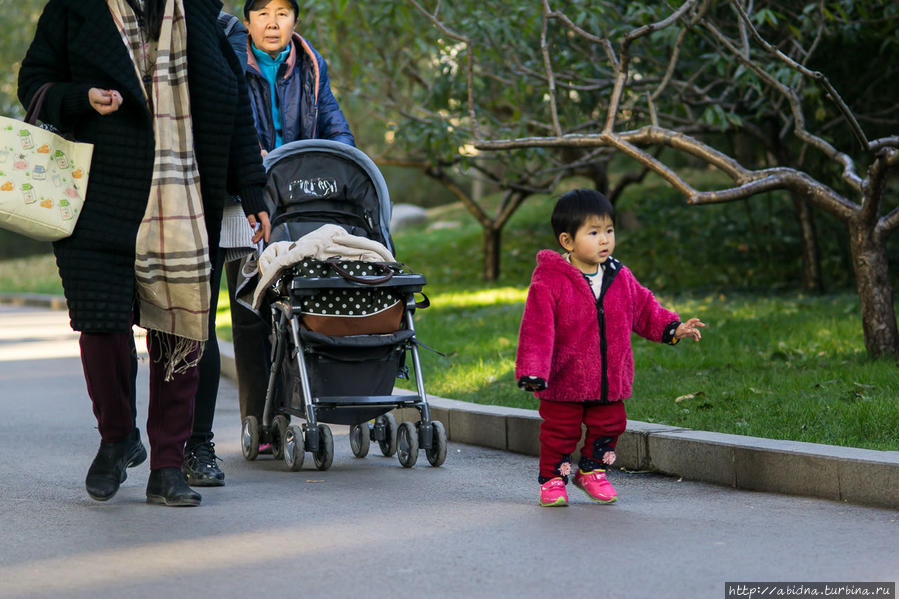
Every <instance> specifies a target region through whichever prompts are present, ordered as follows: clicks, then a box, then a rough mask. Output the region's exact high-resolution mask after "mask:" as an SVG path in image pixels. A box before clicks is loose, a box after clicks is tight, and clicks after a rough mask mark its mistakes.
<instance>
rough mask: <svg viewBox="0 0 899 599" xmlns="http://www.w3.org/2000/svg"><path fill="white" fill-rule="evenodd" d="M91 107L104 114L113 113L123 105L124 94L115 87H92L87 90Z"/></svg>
mask: <svg viewBox="0 0 899 599" xmlns="http://www.w3.org/2000/svg"><path fill="white" fill-rule="evenodd" d="M87 98H88V100H89V101H90V103H91V108H93V109H94V110H96V111H97V112H99V113H100V114H102V115H107V114H112V113H113V112H115V111H116V110H118V109H119V106H121V105H122V94H120V93H119V92H117V91H116V90H114V89H100V88H98V87H92V88H90V89H89V90H88V92H87Z"/></svg>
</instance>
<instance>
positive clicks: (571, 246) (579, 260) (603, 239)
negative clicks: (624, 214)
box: [559, 215, 615, 274]
mask: <svg viewBox="0 0 899 599" xmlns="http://www.w3.org/2000/svg"><path fill="white" fill-rule="evenodd" d="M559 243H560V244H562V247H563V248H565V249H566V250H567V251H568V253H569V255H570V259H571V264H572V265H574V266H575V267H577V268H578V269H579V270H580V271H581V272H584V273H587V274H593V273H595V272H596V269H597V267H598V266H599V265H600V264H602V263H603V262H605V261H606V260H608V258H609V256H611V255H612V252H614V251H615V225H614V224H612V219H611V218H609V217H608V216H607V215H603V216H596V215H590V216H588V217H587V220H585V221H584V224H582V225H581V226H580V228H579V229H578V230H577V233H575V234H574V239H572V238H571V236H570V235H568V234H567V233H562V234H561V235H560V236H559Z"/></svg>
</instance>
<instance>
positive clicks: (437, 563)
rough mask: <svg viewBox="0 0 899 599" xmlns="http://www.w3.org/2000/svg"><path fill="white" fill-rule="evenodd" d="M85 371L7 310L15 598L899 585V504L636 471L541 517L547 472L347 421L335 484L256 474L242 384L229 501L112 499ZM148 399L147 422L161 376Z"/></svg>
mask: <svg viewBox="0 0 899 599" xmlns="http://www.w3.org/2000/svg"><path fill="white" fill-rule="evenodd" d="M138 346H139V347H140V343H139V344H138ZM81 376H82V375H81V366H80V361H79V359H78V357H77V338H76V337H75V336H74V335H73V334H72V333H71V332H70V331H69V329H68V327H67V318H66V315H65V313H64V312H55V311H49V310H41V309H35V308H10V307H6V306H0V415H2V418H0V598H3V599H5V598H17V599H18V598H25V597H28V598H32V597H35V598H39V597H48V598H49V597H54V598H56V599H67V598H80V597H85V598H86V597H91V598H94V597H98V596H101V597H116V598H117V597H128V598H143V597H147V598H150V597H154V598H156V597H181V596H188V597H221V598H231V597H234V598H242V599H243V598H247V597H263V596H267V597H277V596H291V597H294V596H296V597H315V598H321V597H362V596H365V597H376V598H378V597H413V596H415V597H437V598H442V597H518V598H530V597H554V596H560V597H584V598H591V599H592V598H599V597H603V598H606V597H607V598H610V599H614V598H618V597H633V598H644V597H645V598H658V597H665V598H672V597H673V598H679V597H690V598H704V597H710V598H711V597H714V598H719V597H724V583H725V581H772V580H774V581H884V582H890V581H892V582H895V581H896V580H897V578H899V545H897V542H896V538H897V534H896V532H897V530H899V512H897V511H894V510H888V509H878V508H869V507H860V506H855V505H848V504H843V503H839V502H834V501H826V500H818V499H808V498H801V497H790V496H786V495H775V494H765V493H754V492H748V491H739V490H733V489H729V488H727V487H721V486H713V485H708V484H703V483H693V482H687V481H679V480H678V479H676V478H671V477H663V476H658V475H649V474H623V473H613V483H614V484H615V485H616V487H617V488H618V490H619V492H620V494H621V500H620V501H619V503H618V504H617V505H613V506H599V505H593V504H590V503H588V502H587V501H586V500H585V498H584V497H583V496H582V495H581V494H580V491H578V490H577V489H574V488H570V493H571V498H572V505H571V506H570V507H568V508H557V509H543V508H540V507H538V506H537V505H536V493H535V491H536V482H535V481H534V470H535V468H536V461H535V460H534V458H531V457H527V456H522V455H517V454H511V453H508V452H502V451H495V450H490V449H483V448H479V447H474V446H470V445H463V444H458V443H451V444H450V448H449V452H448V457H447V460H446V464H445V465H444V466H443V467H441V468H437V469H435V468H431V467H430V466H428V465H427V461H426V460H425V459H424V457H423V456H422V458H421V459H419V464H418V465H417V466H416V467H415V468H414V469H412V470H404V469H402V468H400V467H399V465H398V463H397V461H396V459H395V458H390V459H388V458H384V457H381V456H380V455H379V454H378V451H377V449H376V448H374V447H373V454H372V455H370V456H369V457H368V458H366V459H364V460H358V459H355V458H354V457H353V456H352V454H351V453H350V450H349V442H348V440H347V436H346V429H345V428H341V427H335V429H334V430H335V448H336V453H337V455H336V457H335V460H334V465H333V466H332V468H331V469H330V470H328V471H327V472H318V471H316V470H312V469H310V466H309V463H310V462H311V460H310V459H309V458H308V457H307V465H306V466H305V467H304V469H303V470H302V471H301V472H298V473H290V472H287V471H286V470H285V469H284V468H283V467H282V465H281V464H280V463H276V462H274V461H272V460H271V459H262V458H260V460H258V461H257V462H255V463H248V462H245V461H244V460H243V458H242V457H241V455H240V449H239V447H238V443H237V439H238V432H239V423H238V420H239V416H238V410H237V400H236V390H235V389H234V387H233V386H232V385H231V384H230V383H229V382H228V381H226V380H225V381H223V383H222V390H221V394H220V400H219V410H218V413H217V416H216V418H217V424H216V433H217V445H216V449H217V450H218V453H219V454H220V455H221V456H222V458H223V467H224V469H225V471H226V473H227V476H228V485H227V486H226V487H223V488H219V489H206V490H202V489H201V492H202V493H203V505H201V506H200V507H198V508H185V509H175V508H164V507H159V506H149V505H147V504H145V503H144V487H145V485H146V480H147V474H148V472H147V470H146V466H145V465H142V466H140V467H138V468H136V469H133V470H130V471H129V478H128V480H127V481H125V483H124V484H123V486H122V489H121V490H120V491H119V494H118V495H117V496H116V497H115V498H114V499H113V500H112V501H110V502H108V503H105V504H103V503H97V502H94V501H91V500H90V499H89V498H88V497H87V495H86V493H85V491H84V485H83V481H84V474H85V472H86V470H87V466H88V465H89V463H90V461H91V459H92V458H93V455H94V453H95V452H96V447H97V443H98V437H97V433H96V431H95V429H94V427H95V424H94V421H93V416H92V414H91V412H90V401H89V399H88V398H87V394H86V391H85V388H84V383H83V380H82V378H81ZM138 389H139V410H140V416H139V420H142V419H144V418H145V417H146V401H147V393H146V363H145V362H142V364H141V373H140V378H139V381H138ZM756 596H758V595H756Z"/></svg>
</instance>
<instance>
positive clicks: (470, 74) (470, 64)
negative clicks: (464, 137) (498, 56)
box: [409, 0, 481, 139]
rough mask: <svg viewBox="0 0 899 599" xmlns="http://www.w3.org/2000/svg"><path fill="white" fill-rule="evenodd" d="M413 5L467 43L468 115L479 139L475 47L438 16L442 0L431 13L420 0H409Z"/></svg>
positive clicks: (458, 40) (447, 32) (452, 36)
mask: <svg viewBox="0 0 899 599" xmlns="http://www.w3.org/2000/svg"><path fill="white" fill-rule="evenodd" d="M409 2H411V3H412V5H413V6H414V7H415V8H416V9H418V12H420V13H421V14H422V15H424V16H425V17H427V19H428V20H429V21H431V23H433V24H434V26H435V27H437V29H438V30H440V31H441V32H442V33H443V34H444V35H446V36H447V37H449V38H451V39H454V40H456V41H457V42H460V43H463V44H465V48H466V50H467V51H466V69H465V70H466V79H467V85H468V117H469V118H470V119H471V126H472V128H473V129H474V133H475V137H476V138H477V139H480V138H481V130H480V127H479V125H478V118H477V114H476V113H475V107H474V48H473V44H472V43H471V40H470V39H468V38H467V37H465V36H464V35H461V34H458V33H456V32H455V31H451V30H450V29H449V28H448V27H446V25H444V24H443V22H442V21H441V20H440V19H438V18H437V13H438V12H439V11H440V2H439V0H438V2H437V6H436V8H435V9H434V14H431V13H429V12H428V11H426V10H425V9H424V7H423V6H422V5H421V4H419V3H418V0H409Z"/></svg>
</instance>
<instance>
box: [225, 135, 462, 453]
mask: <svg viewBox="0 0 899 599" xmlns="http://www.w3.org/2000/svg"><path fill="white" fill-rule="evenodd" d="M264 164H265V168H266V171H267V173H268V183H267V187H266V194H265V196H266V202H267V204H268V208H269V214H271V215H272V219H271V220H272V239H271V242H270V244H272V243H275V242H277V241H291V242H294V241H297V240H300V239H301V238H303V236H305V235H307V234H310V233H313V234H314V232H317V231H320V230H322V227H325V226H326V225H332V227H331V229H336V227H333V225H339V226H340V227H341V228H342V229H343V231H346V232H347V233H350V234H351V235H353V236H357V237H364V238H366V239H370V240H374V241H376V242H379V243H380V244H382V245H383V246H384V247H385V248H386V249H387V250H389V252H390V254H393V252H394V248H393V240H392V238H391V236H390V232H389V224H390V216H391V205H390V199H389V195H388V191H387V185H386V183H385V181H384V178H383V176H382V175H381V173H380V171H378V168H377V167H376V166H375V164H374V162H372V161H371V159H369V158H368V156H366V155H365V154H364V153H363V152H361V151H360V150H358V149H356V148H354V147H351V146H348V145H345V144H341V143H338V142H333V141H329V140H303V141H297V142H292V143H289V144H285V145H284V146H282V147H280V148H278V149H276V150H274V151H273V152H271V153H270V154H268V155H267V156H266V158H265V161H264ZM338 231H339V232H340V233H341V234H343V231H341V230H339V229H338ZM282 245H287V244H282ZM295 245H296V244H293V245H291V246H290V247H294V246H295ZM355 266H356V267H359V266H361V267H362V269H361V272H356V273H355V274H354V273H353V272H350V271H351V270H352V267H353V265H352V264H349V265H348V264H346V263H342V262H337V261H333V260H327V261H324V262H322V261H314V260H312V261H310V260H302V263H297V264H294V265H291V266H289V267H288V268H287V269H285V270H280V271H279V274H278V275H277V279H276V280H274V281H273V282H272V283H271V284H270V285H268V286H266V287H265V288H264V289H257V290H256V294H257V296H259V297H262V296H263V295H264V297H265V299H264V301H263V302H262V303H263V307H260V313H263V310H266V309H267V310H269V311H270V313H271V318H272V321H271V325H272V329H271V331H272V332H271V341H272V347H271V371H270V376H269V381H268V389H267V392H266V398H265V410H264V414H263V418H262V422H261V423H260V422H258V421H257V419H256V417H254V416H248V417H247V418H246V419H245V420H244V422H243V425H242V431H241V449H242V452H243V455H244V458H246V459H247V460H253V459H255V458H256V456H257V454H258V448H259V444H260V442H262V443H270V444H271V445H272V451H273V454H274V456H275V458H276V459H283V460H284V463H285V464H286V465H287V468H288V469H289V470H291V471H298V470H300V468H301V467H302V466H303V461H304V456H305V452H307V451H308V452H310V453H311V454H312V457H313V460H314V462H315V466H316V468H318V469H319V470H327V469H328V468H329V467H330V466H331V463H332V461H333V459H334V441H333V436H332V433H331V429H330V428H329V427H328V426H327V424H325V423H332V424H344V425H349V426H350V427H351V428H350V446H351V449H352V452H353V454H354V455H355V456H356V457H359V458H362V457H365V456H366V455H367V454H368V451H369V447H370V443H371V441H376V442H377V443H378V445H379V446H380V449H381V452H382V453H383V454H384V455H385V456H388V457H389V456H392V455H394V454H396V455H397V457H398V458H399V462H400V464H401V465H402V466H403V467H405V468H411V467H412V466H414V465H415V463H416V461H417V460H418V453H419V450H420V449H423V450H424V451H425V454H426V456H427V459H428V462H430V464H431V465H432V466H440V465H441V464H442V463H443V461H444V459H445V458H446V430H445V428H444V426H443V424H442V423H441V422H439V421H437V420H432V419H431V415H430V410H429V408H428V400H427V395H426V393H425V388H424V381H423V378H422V373H421V361H420V359H419V353H418V341H417V339H416V337H415V326H414V323H413V318H412V317H413V314H414V313H415V310H416V309H417V308H424V307H427V297H425V299H424V301H423V302H416V299H415V294H416V293H418V292H421V290H422V287H424V285H425V277H424V276H423V275H421V274H416V273H413V272H409V271H408V270H407V269H406V268H405V267H403V265H401V264H399V263H377V264H368V267H367V269H366V268H365V266H366V265H365V264H361V265H360V264H356V265H355ZM346 293H355V294H357V295H356V297H366V296H367V295H368V294H379V296H380V297H388V298H393V300H394V302H395V303H394V306H393V307H394V308H396V309H395V310H394V311H393V314H394V315H395V324H394V325H392V326H391V329H389V330H378V331H377V332H376V333H362V334H353V333H352V331H350V334H346V331H344V332H343V334H336V335H335V334H329V332H328V331H325V332H324V333H323V332H316V331H315V330H312V329H311V328H310V326H311V325H310V326H307V325H308V324H309V323H308V322H307V321H310V318H311V317H309V315H308V313H307V315H306V316H304V314H303V312H304V306H305V307H307V308H308V307H309V305H310V302H317V301H318V298H323V297H325V296H326V295H327V296H328V297H334V296H335V295H336V296H339V295H340V294H346ZM422 295H423V294H422ZM388 303H389V302H388ZM257 305H258V303H257ZM338 320H339V319H338ZM348 320H349V321H350V322H351V323H354V322H356V321H354V320H352V318H349V319H348ZM407 353H410V354H411V356H412V370H413V372H414V376H415V382H416V386H417V393H416V394H409V395H393V394H392V392H393V386H394V382H395V380H396V378H397V377H403V378H408V375H409V369H408V367H407V366H406V364H405V362H406V354H407ZM394 408H414V409H416V410H417V411H418V415H419V418H420V419H419V422H418V423H417V424H415V423H412V422H403V423H402V424H401V425H399V426H397V421H396V418H395V417H394V416H393V414H391V413H390V411H391V410H393V409H394ZM292 416H296V417H299V418H302V419H304V420H305V422H303V423H302V424H301V425H298V424H292V423H291V417H292Z"/></svg>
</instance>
